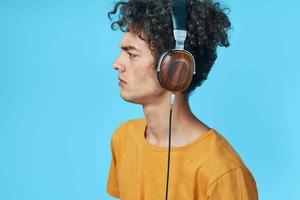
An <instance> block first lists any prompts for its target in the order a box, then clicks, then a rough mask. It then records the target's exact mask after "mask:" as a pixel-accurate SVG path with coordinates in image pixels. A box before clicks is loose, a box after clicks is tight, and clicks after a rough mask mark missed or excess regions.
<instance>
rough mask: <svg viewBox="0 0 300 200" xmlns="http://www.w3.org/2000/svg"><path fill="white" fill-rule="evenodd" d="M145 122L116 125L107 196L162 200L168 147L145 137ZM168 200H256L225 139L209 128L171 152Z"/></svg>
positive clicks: (250, 179) (246, 174) (253, 188)
mask: <svg viewBox="0 0 300 200" xmlns="http://www.w3.org/2000/svg"><path fill="white" fill-rule="evenodd" d="M146 125H147V123H146V119H145V118H140V119H132V120H128V121H127V122H125V123H123V124H122V125H120V126H119V127H118V128H117V129H116V131H115V132H114V134H113V136H112V139H111V152H112V160H111V166H110V172H109V176H108V180H107V188H106V189H107V192H108V193H109V194H110V195H111V196H113V197H117V198H120V199H121V200H163V199H165V190H166V174H167V158H168V148H167V147H157V146H154V145H152V144H150V143H149V142H148V141H147V140H146V139H145V137H144V132H145V128H146ZM168 199H170V200H200V199H201V200H206V199H211V200H257V199H258V192H257V188H256V183H255V180H254V178H253V176H252V174H251V172H250V171H249V170H248V169H247V167H246V166H245V165H244V163H243V161H242V160H241V159H240V157H239V155H238V154H237V153H236V152H235V151H234V149H233V148H232V147H231V145H230V144H229V143H228V142H227V141H226V139H225V138H224V137H223V136H222V135H221V134H219V133H218V132H217V131H216V130H214V129H210V130H209V131H208V132H206V133H204V134H202V135H201V136H199V137H198V138H196V140H194V141H193V142H192V143H190V144H187V145H185V146H181V147H172V148H171V159H170V172H169V192H168Z"/></svg>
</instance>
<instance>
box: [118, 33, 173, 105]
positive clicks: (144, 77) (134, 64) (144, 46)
mask: <svg viewBox="0 0 300 200" xmlns="http://www.w3.org/2000/svg"><path fill="white" fill-rule="evenodd" d="M120 49H121V52H120V55H119V56H118V58H117V59H116V60H115V62H114V63H113V68H114V69H115V70H117V72H118V78H119V81H120V82H119V85H120V88H121V91H120V95H121V97H122V98H123V99H124V100H125V101H128V102H132V103H136V104H141V105H145V104H147V103H150V102H151V103H156V102H157V103H159V102H160V101H161V100H162V98H164V97H165V96H166V95H167V93H168V91H167V90H165V89H163V88H162V87H161V86H160V84H159V82H158V79H157V75H156V67H155V58H154V56H153V55H152V54H151V50H150V48H149V45H148V43H147V42H146V41H144V40H142V39H141V38H140V37H139V36H138V35H137V34H136V33H134V32H125V33H124V35H123V38H122V40H121V43H120Z"/></svg>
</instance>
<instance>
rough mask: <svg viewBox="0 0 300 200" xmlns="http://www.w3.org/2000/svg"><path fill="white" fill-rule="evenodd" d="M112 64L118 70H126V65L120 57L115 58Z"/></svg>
mask: <svg viewBox="0 0 300 200" xmlns="http://www.w3.org/2000/svg"><path fill="white" fill-rule="evenodd" d="M112 66H113V68H114V69H115V70H117V71H118V72H125V66H124V64H122V63H121V60H120V57H118V58H117V59H116V60H115V62H114V63H113V65H112Z"/></svg>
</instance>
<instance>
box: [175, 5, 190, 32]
mask: <svg viewBox="0 0 300 200" xmlns="http://www.w3.org/2000/svg"><path fill="white" fill-rule="evenodd" d="M173 3H174V6H175V8H174V11H173V12H172V20H173V29H174V30H184V31H186V29H187V10H186V9H187V7H186V1H185V0H173Z"/></svg>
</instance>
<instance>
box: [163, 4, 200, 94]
mask: <svg viewBox="0 0 300 200" xmlns="http://www.w3.org/2000/svg"><path fill="white" fill-rule="evenodd" d="M172 2H173V4H174V10H173V11H172V12H171V15H172V23H173V33H174V38H175V41H176V46H175V49H172V50H169V51H166V52H164V53H163V54H162V55H161V56H160V58H159V62H158V67H157V77H158V80H159V83H160V85H161V87H163V88H165V89H167V90H169V91H172V92H179V91H184V90H186V89H187V88H188V87H189V85H190V84H191V81H192V78H193V74H196V64H195V59H194V56H193V54H192V53H191V52H189V51H187V50H185V49H184V41H185V39H186V36H187V5H186V1H185V0H172Z"/></svg>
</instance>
